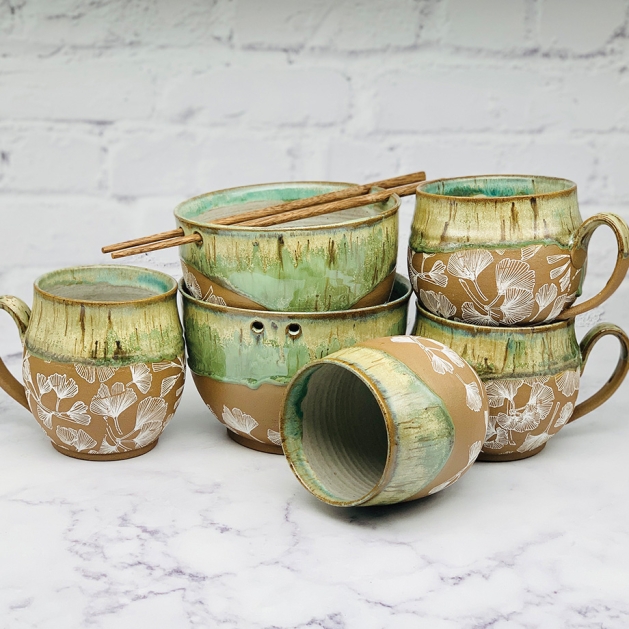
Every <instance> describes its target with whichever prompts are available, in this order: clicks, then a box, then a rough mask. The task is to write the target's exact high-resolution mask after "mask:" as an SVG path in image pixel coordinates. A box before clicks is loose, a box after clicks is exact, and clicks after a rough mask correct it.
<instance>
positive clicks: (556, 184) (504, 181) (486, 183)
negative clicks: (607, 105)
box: [418, 175, 575, 198]
mask: <svg viewBox="0 0 629 629" xmlns="http://www.w3.org/2000/svg"><path fill="white" fill-rule="evenodd" d="M574 187H575V184H574V183H573V182H572V181H569V180H567V179H558V178H556V177H534V176H523V175H487V176H482V177H456V178H453V179H439V180H435V181H427V182H425V183H422V184H420V185H419V187H418V191H420V192H425V193H428V194H436V195H439V196H449V197H477V198H482V197H491V198H496V197H501V198H505V197H520V196H527V197H528V196H540V195H544V194H553V193H557V192H564V191H567V190H571V189H572V188H574Z"/></svg>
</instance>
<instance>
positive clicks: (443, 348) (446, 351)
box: [433, 341, 467, 367]
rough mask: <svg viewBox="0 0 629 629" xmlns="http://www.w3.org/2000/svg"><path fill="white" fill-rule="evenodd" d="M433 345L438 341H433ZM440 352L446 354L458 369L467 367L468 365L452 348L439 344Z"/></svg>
mask: <svg viewBox="0 0 629 629" xmlns="http://www.w3.org/2000/svg"><path fill="white" fill-rule="evenodd" d="M433 343H437V341H433ZM439 345H440V348H439V349H440V351H441V352H442V353H443V354H445V355H446V356H447V357H448V358H449V359H450V360H451V361H452V362H453V363H454V364H455V365H456V366H457V367H465V365H466V364H467V363H466V362H465V361H464V360H463V359H462V358H461V357H460V356H459V355H458V354H457V353H456V352H455V351H454V350H453V349H452V348H451V347H448V346H447V345H444V344H443V343H439Z"/></svg>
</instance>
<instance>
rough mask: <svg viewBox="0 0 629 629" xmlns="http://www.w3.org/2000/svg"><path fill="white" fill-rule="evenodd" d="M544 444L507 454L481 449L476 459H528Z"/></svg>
mask: <svg viewBox="0 0 629 629" xmlns="http://www.w3.org/2000/svg"><path fill="white" fill-rule="evenodd" d="M545 447H546V444H543V445H541V446H540V447H539V448H535V450H529V451H528V452H509V453H508V454H493V453H492V452H485V451H481V453H480V454H479V455H478V459H477V460H478V461H488V462H490V463H498V462H500V461H519V460H520V459H528V458H529V457H531V456H535V455H536V454H538V453H540V452H541V451H542V450H543V449H544V448H545Z"/></svg>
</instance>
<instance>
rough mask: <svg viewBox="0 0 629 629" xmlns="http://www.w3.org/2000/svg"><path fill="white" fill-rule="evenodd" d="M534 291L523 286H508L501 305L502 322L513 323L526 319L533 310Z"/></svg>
mask: <svg viewBox="0 0 629 629" xmlns="http://www.w3.org/2000/svg"><path fill="white" fill-rule="evenodd" d="M534 303H535V302H534V300H533V293H531V292H530V291H528V290H522V289H521V288H508V289H507V290H506V291H505V294H504V301H503V302H502V304H501V306H500V310H501V312H502V315H503V317H502V323H503V324H506V325H513V324H514V323H520V321H524V319H526V318H527V317H528V316H530V314H531V313H532V312H533V304H534Z"/></svg>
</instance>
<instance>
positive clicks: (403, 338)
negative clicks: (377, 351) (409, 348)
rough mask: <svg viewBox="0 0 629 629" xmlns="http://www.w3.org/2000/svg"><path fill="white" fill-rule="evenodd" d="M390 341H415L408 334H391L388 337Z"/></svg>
mask: <svg viewBox="0 0 629 629" xmlns="http://www.w3.org/2000/svg"><path fill="white" fill-rule="evenodd" d="M390 340H391V342H392V343H415V340H414V339H413V337H412V336H408V335H404V334H401V335H398V336H392V337H391V338H390Z"/></svg>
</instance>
